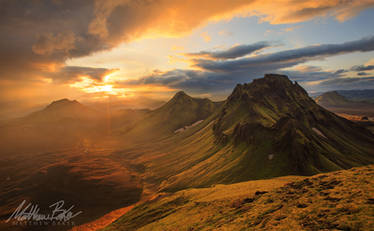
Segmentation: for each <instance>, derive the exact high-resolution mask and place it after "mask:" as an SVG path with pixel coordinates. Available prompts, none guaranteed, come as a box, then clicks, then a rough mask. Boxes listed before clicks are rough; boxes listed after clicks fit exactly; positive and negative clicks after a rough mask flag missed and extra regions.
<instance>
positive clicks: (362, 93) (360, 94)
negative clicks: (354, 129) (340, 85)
mask: <svg viewBox="0 0 374 231" xmlns="http://www.w3.org/2000/svg"><path fill="white" fill-rule="evenodd" d="M329 92H336V93H338V94H339V95H341V96H344V97H345V98H346V99H347V100H349V101H354V102H369V103H374V89H362V90H336V91H329ZM329 92H317V93H314V94H311V97H313V98H317V97H318V96H321V95H323V94H324V93H329Z"/></svg>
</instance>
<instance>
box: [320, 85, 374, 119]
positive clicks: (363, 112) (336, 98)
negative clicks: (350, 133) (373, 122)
mask: <svg viewBox="0 0 374 231" xmlns="http://www.w3.org/2000/svg"><path fill="white" fill-rule="evenodd" d="M341 92H342V91H330V92H326V93H323V94H322V95H320V96H318V97H316V99H315V101H316V102H317V103H318V104H319V105H321V106H323V107H325V108H327V109H328V110H330V111H333V112H335V113H341V114H349V115H357V116H361V117H374V103H371V102H370V100H369V98H363V97H361V98H360V99H362V100H361V101H354V100H353V99H352V98H351V97H350V98H349V97H347V96H344V95H342V93H341ZM346 92H351V91H346ZM354 92H359V91H354ZM363 92H370V91H369V90H367V91H363ZM352 95H359V94H351V96H352ZM365 96H368V94H365ZM355 99H356V100H357V99H359V98H358V97H357V98H355ZM363 99H365V100H363Z"/></svg>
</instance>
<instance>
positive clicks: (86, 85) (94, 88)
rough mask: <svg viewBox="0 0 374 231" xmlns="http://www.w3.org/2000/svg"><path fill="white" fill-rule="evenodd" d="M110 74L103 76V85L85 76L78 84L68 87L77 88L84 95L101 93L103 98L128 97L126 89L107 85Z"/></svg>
mask: <svg viewBox="0 0 374 231" xmlns="http://www.w3.org/2000/svg"><path fill="white" fill-rule="evenodd" d="M110 75H111V74H109V75H107V76H105V78H104V81H103V83H100V82H97V81H95V80H93V79H91V78H89V77H87V76H82V77H81V78H80V81H79V82H75V83H72V84H70V85H69V86H70V87H73V88H78V89H80V90H81V91H83V92H86V93H101V94H102V95H103V97H105V96H118V97H127V96H130V94H129V92H130V91H129V90H128V89H123V88H116V87H114V86H113V85H112V84H109V83H108V82H109V77H110Z"/></svg>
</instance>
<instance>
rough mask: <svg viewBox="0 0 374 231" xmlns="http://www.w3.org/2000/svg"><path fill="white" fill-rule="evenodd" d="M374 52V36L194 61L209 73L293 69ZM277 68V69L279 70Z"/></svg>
mask: <svg viewBox="0 0 374 231" xmlns="http://www.w3.org/2000/svg"><path fill="white" fill-rule="evenodd" d="M373 50H374V36H372V37H367V38H363V39H359V40H355V41H350V42H345V43H341V44H325V45H315V46H308V47H303V48H297V49H291V50H286V51H280V52H275V53H271V54H265V55H258V56H255V57H250V58H243V59H239V60H228V61H212V60H205V59H196V60H194V62H195V66H197V67H200V68H202V69H204V70H209V71H223V72H225V71H234V70H243V69H248V68H259V67H266V66H269V67H271V68H274V67H276V66H278V68H282V67H283V68H284V67H291V66H294V65H296V64H300V63H304V62H307V61H310V60H315V59H321V58H324V57H329V56H334V55H338V54H344V53H351V52H359V51H361V52H367V51H373ZM278 68H277V69H278Z"/></svg>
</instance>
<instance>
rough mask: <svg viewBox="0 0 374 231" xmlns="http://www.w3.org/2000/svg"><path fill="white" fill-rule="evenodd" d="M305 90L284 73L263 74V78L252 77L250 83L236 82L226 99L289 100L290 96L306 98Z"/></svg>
mask: <svg viewBox="0 0 374 231" xmlns="http://www.w3.org/2000/svg"><path fill="white" fill-rule="evenodd" d="M307 96H308V94H307V92H306V91H305V90H304V89H303V88H302V87H301V86H300V85H299V84H298V83H297V82H295V83H293V82H292V81H291V80H289V79H288V77H287V76H286V75H279V74H265V76H264V77H263V78H259V79H254V80H253V81H252V82H251V83H244V84H238V85H237V86H236V87H235V89H234V91H233V93H232V94H231V95H230V96H229V98H228V101H229V102H230V101H238V100H246V101H247V100H249V101H252V102H253V101H264V100H267V101H269V100H271V101H272V100H280V99H282V100H290V98H298V99H301V98H306V97H307Z"/></svg>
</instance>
